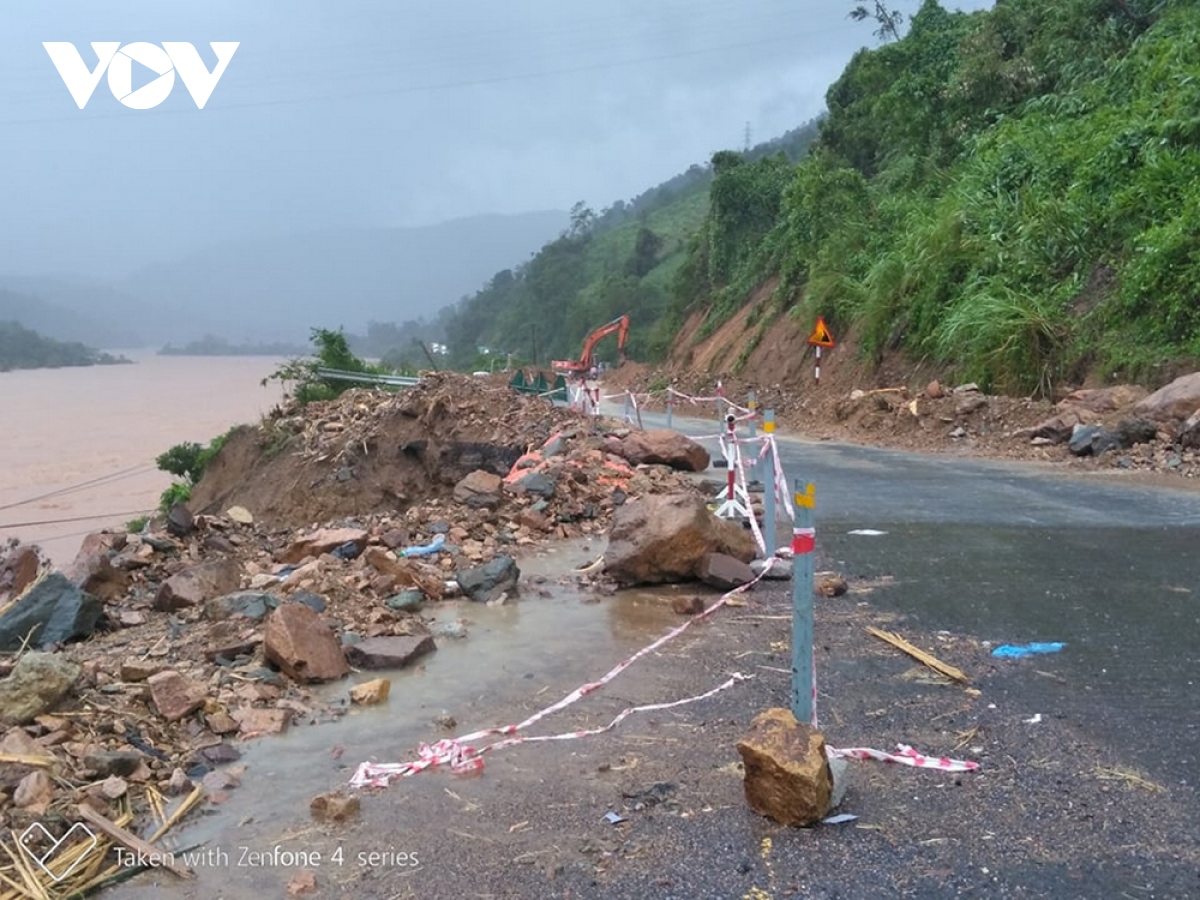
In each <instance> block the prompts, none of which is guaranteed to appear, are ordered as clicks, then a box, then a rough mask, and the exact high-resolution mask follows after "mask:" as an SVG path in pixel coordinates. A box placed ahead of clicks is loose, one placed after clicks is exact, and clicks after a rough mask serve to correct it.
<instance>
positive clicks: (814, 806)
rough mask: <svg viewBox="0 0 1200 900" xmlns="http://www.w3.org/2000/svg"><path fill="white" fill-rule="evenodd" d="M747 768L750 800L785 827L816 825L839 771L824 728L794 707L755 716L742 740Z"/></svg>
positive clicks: (826, 807)
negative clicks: (796, 713) (809, 722)
mask: <svg viewBox="0 0 1200 900" xmlns="http://www.w3.org/2000/svg"><path fill="white" fill-rule="evenodd" d="M737 749H738V753H739V754H741V757H742V764H743V766H744V768H745V773H746V774H745V779H744V782H743V785H744V788H745V791H746V802H747V803H748V804H749V805H750V808H751V809H753V810H754V811H755V812H757V813H758V814H759V815H763V816H767V817H768V818H771V819H773V820H775V821H776V822H779V823H780V824H782V825H799V826H805V825H814V824H816V823H817V822H819V821H820V820H821V819H823V818H824V817H825V815H826V813H828V812H829V810H830V808H831V801H832V798H833V774H832V772H831V771H830V768H829V760H828V759H827V757H826V754H825V738H824V737H823V736H822V735H821V733H820V732H818V731H815V730H814V729H813V728H811V727H810V726H808V725H805V724H803V723H801V722H798V721H796V717H795V716H794V715H792V712H791V710H788V709H781V708H775V709H769V710H767V711H766V712H764V713H761V714H759V715H758V716H756V717H755V719H754V721H753V722H752V723H751V725H750V732H749V734H747V735H746V736H745V737H744V738H742V740H740V741H738V745H737Z"/></svg>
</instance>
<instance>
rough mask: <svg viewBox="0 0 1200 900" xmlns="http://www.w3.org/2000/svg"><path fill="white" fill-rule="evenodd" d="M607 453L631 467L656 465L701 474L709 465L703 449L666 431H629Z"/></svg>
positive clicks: (683, 436)
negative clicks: (644, 464) (643, 464)
mask: <svg viewBox="0 0 1200 900" xmlns="http://www.w3.org/2000/svg"><path fill="white" fill-rule="evenodd" d="M609 449H611V450H612V451H613V452H614V453H616V454H617V455H618V456H620V457H623V458H624V459H627V460H629V462H631V463H633V464H634V465H635V466H636V465H641V464H642V463H657V464H659V465H664V466H670V467H671V468H672V469H682V470H684V471H685V472H703V471H704V470H705V469H707V468H708V465H709V462H710V458H709V455H708V451H707V450H705V449H704V447H702V446H701V445H700V444H697V443H696V442H695V441H693V440H692V439H691V438H690V437H688V436H687V435H683V434H680V433H679V432H677V431H668V430H666V429H658V430H653V431H631V432H630V433H629V435H628V436H627V437H625V438H624V439H622V440H621V441H618V442H617V444H616V446H615V447H611V448H609Z"/></svg>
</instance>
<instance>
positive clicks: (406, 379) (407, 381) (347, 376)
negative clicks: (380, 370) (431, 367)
mask: <svg viewBox="0 0 1200 900" xmlns="http://www.w3.org/2000/svg"><path fill="white" fill-rule="evenodd" d="M317 377H318V378H327V379H329V380H330V381H353V382H356V383H358V384H375V385H386V386H388V387H414V386H415V385H418V384H420V383H421V379H420V378H413V377H411V376H409V375H368V374H366V373H363V372H343V371H341V370H340V369H323V368H322V369H317Z"/></svg>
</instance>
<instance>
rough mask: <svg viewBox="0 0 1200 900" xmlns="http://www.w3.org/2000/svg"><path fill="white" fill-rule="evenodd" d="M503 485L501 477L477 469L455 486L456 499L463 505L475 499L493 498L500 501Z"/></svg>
mask: <svg viewBox="0 0 1200 900" xmlns="http://www.w3.org/2000/svg"><path fill="white" fill-rule="evenodd" d="M503 485H504V480H503V479H502V478H501V477H500V476H499V475H496V474H495V473H493V472H487V471H484V470H483V469H476V470H475V471H474V472H472V473H471V474H470V475H468V476H467V477H466V478H464V479H463V480H462V481H460V482H459V483H458V484H456V485H455V486H454V499H455V500H460V501H462V502H463V503H467V502H469V501H470V500H471V499H472V498H473V497H492V498H495V499H496V500H499V498H500V490H501V488H502V487H503Z"/></svg>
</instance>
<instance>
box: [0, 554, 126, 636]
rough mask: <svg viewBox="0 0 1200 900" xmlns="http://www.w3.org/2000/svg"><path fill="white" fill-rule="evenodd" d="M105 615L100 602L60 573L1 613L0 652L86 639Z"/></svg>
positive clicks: (53, 573)
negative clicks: (27, 640) (25, 644)
mask: <svg viewBox="0 0 1200 900" xmlns="http://www.w3.org/2000/svg"><path fill="white" fill-rule="evenodd" d="M103 612H104V604H102V603H101V602H100V600H99V598H97V597H95V596H94V595H92V594H89V593H87V592H86V591H81V590H80V589H79V588H78V587H76V586H75V585H73V584H71V582H70V581H68V580H67V577H66V576H65V575H63V574H62V573H61V572H51V573H50V574H49V575H47V576H46V577H45V578H43V579H41V580H40V581H38V582H36V583H34V584H33V585H32V586H31V587H30V588H29V589H28V590H27V591H25V593H24V594H22V595H21V596H20V597H18V598H17V599H16V600H14V601H13V602H12V604H11V605H9V607H8V608H7V609H5V610H4V612H3V613H0V652H3V651H10V650H19V649H21V647H22V646H23V645H24V642H25V639H26V637H28V636H30V635H32V637H31V638H30V641H29V646H30V647H34V648H41V647H45V646H46V645H48V644H62V643H65V642H67V641H71V640H76V639H79V638H85V637H87V636H89V635H90V634H91V633H92V632H93V631H94V630H95V628H96V623H97V622H98V621H99V620H100V616H101V614H102V613H103Z"/></svg>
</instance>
